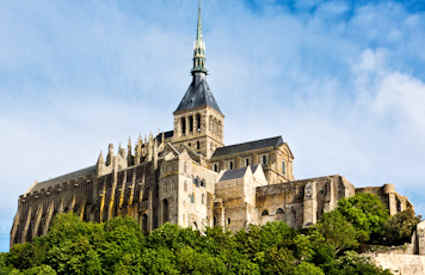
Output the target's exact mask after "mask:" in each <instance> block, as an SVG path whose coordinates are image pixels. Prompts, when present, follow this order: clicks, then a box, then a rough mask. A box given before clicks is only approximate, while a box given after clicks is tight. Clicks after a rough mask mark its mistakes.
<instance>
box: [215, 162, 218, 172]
mask: <svg viewBox="0 0 425 275" xmlns="http://www.w3.org/2000/svg"><path fill="white" fill-rule="evenodd" d="M214 172H218V165H217V163H214Z"/></svg>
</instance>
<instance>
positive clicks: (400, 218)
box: [381, 209, 421, 245]
mask: <svg viewBox="0 0 425 275" xmlns="http://www.w3.org/2000/svg"><path fill="white" fill-rule="evenodd" d="M420 221H421V216H415V212H414V211H413V210H412V209H408V210H405V211H402V212H400V213H397V214H396V215H394V216H392V217H391V218H390V219H388V220H387V222H386V223H385V224H384V229H383V232H382V236H381V239H382V242H383V243H391V244H393V245H402V244H404V243H406V242H410V238H411V236H412V233H413V231H414V229H415V227H416V225H417V224H418V223H419V222H420Z"/></svg>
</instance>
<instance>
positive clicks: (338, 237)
mask: <svg viewBox="0 0 425 275" xmlns="http://www.w3.org/2000/svg"><path fill="white" fill-rule="evenodd" d="M317 228H318V229H319V231H320V233H321V234H323V236H324V237H325V239H326V241H327V243H328V244H329V245H331V246H332V247H333V248H334V249H335V251H336V253H338V252H340V251H343V250H347V249H354V248H356V247H357V246H358V245H359V243H358V241H357V239H358V235H359V233H358V231H357V230H356V229H355V228H354V226H353V225H352V224H351V223H350V222H348V221H347V219H346V218H345V217H344V216H343V215H342V214H341V212H339V211H332V212H330V213H326V214H324V215H323V218H322V220H321V222H320V223H319V224H318V226H317Z"/></svg>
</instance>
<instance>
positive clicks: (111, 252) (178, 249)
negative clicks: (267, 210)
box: [0, 199, 413, 275]
mask: <svg viewBox="0 0 425 275" xmlns="http://www.w3.org/2000/svg"><path fill="white" fill-rule="evenodd" d="M368 200H369V199H368ZM368 200H367V201H368ZM354 202H355V203H354ZM362 204H363V202H362V201H361V200H360V203H359V201H358V200H353V201H347V202H344V203H342V204H341V209H340V210H341V211H338V210H337V211H333V212H330V213H327V214H325V215H324V216H323V218H322V219H321V221H320V223H319V224H318V225H316V226H313V227H310V228H308V229H303V230H294V229H292V228H290V227H289V226H288V225H286V224H285V223H283V222H272V223H267V224H266V225H264V226H255V225H251V226H249V227H248V228H247V229H244V230H241V231H239V232H236V233H231V232H228V231H223V230H222V229H221V228H207V229H206V231H205V232H203V233H202V234H201V233H200V232H198V231H194V230H192V229H190V228H186V229H182V228H180V227H178V226H176V225H172V224H165V225H163V226H161V227H160V228H158V229H156V230H154V231H153V232H151V233H150V234H149V235H147V236H145V235H144V234H142V232H141V231H140V229H139V225H138V224H137V223H136V222H135V221H134V220H133V219H130V218H114V219H112V220H110V221H108V222H106V223H86V222H82V221H80V219H79V217H77V216H74V215H72V214H62V215H59V216H57V217H56V218H55V220H54V222H53V225H52V227H51V230H50V232H49V233H48V234H47V235H46V236H43V237H40V238H35V239H34V240H33V242H32V243H25V244H20V245H15V246H14V248H13V249H12V250H11V251H10V252H9V253H6V254H0V275H3V274H19V275H26V274H28V275H32V274H45V275H53V274H229V275H230V274H291V275H298V274H311V275H322V274H378V275H384V274H389V273H385V272H384V271H382V270H381V269H379V268H377V267H375V266H373V264H371V263H369V262H368V261H367V260H366V259H364V258H362V257H361V256H359V255H357V254H350V252H353V251H352V250H353V249H355V248H356V247H357V245H358V239H359V238H358V231H359V230H358V229H359V228H360V230H366V229H367V228H368V227H367V226H365V223H362V226H363V227H356V226H354V225H353V224H352V223H351V222H350V220H352V221H357V220H358V219H361V218H363V217H368V216H373V215H370V213H368V212H367V211H363V210H362V214H361V215H352V216H350V219H348V218H346V217H344V216H343V214H342V212H343V211H346V212H349V213H355V211H353V209H352V208H356V207H357V206H358V205H362ZM373 211H375V210H373ZM375 212H376V211H375ZM378 212H379V211H378ZM359 216H361V217H360V218H359ZM378 216H379V215H378ZM400 219H401V220H403V221H405V223H403V224H408V225H409V226H406V232H408V231H409V229H410V225H411V224H413V223H412V222H410V221H411V219H410V218H407V216H405V215H400V216H399V217H397V218H395V220H400ZM389 224H391V223H389ZM403 228H404V227H403ZM338 272H342V273H338Z"/></svg>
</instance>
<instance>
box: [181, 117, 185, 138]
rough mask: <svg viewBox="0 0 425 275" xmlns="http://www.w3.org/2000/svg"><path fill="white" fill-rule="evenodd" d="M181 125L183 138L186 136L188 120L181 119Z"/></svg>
mask: <svg viewBox="0 0 425 275" xmlns="http://www.w3.org/2000/svg"><path fill="white" fill-rule="evenodd" d="M180 125H181V130H182V136H184V135H186V118H184V117H182V118H181V119H180Z"/></svg>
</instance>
